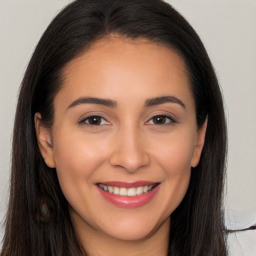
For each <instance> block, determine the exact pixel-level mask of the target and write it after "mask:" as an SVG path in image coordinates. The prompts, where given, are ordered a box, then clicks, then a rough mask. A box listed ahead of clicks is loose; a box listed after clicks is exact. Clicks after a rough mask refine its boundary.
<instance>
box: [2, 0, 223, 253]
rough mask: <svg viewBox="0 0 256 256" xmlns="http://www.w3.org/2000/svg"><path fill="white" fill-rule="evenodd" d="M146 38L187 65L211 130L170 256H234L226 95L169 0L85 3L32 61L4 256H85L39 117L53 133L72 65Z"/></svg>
mask: <svg viewBox="0 0 256 256" xmlns="http://www.w3.org/2000/svg"><path fill="white" fill-rule="evenodd" d="M113 33H115V34H120V35H122V36H125V37H127V38H133V39H136V38H146V39H149V40H150V41H152V42H155V43H157V44H161V45H165V46H167V47H169V48H171V49H173V50H175V51H176V52H177V53H178V54H179V55H180V56H181V57H182V58H183V59H184V61H185V63H186V67H187V71H188V75H189V79H190V86H191V90H192V92H193V97H194V100H195V103H196V118H197V125H198V127H199V128H200V127H201V126H202V124H203V123H204V121H205V120H206V118H208V127H207V132H206V138H205V145H204V148H203V152H202V155H201V160H200V163H199V165H198V166H197V167H195V168H193V169H192V173H191V181H190V185H189V188H188V191H187V193H186V196H185V198H184V199H183V201H182V202H181V204H180V205H179V206H178V208H177V209H176V210H175V211H174V212H173V213H172V215H171V224H170V225H171V227H170V230H171V231H170V239H169V240H170V241H169V252H168V255H172V256H184V255H186V256H206V255H211V256H226V255H227V250H226V245H225V232H224V230H225V229H224V223H223V215H222V193H223V183H224V177H225V159H226V123H225V115H224V109H223V101H222V95H221V91H220V88H219V85H218V81H217V79H216V75H215V72H214V69H213V66H212V64H211V61H210V59H209V57H208V55H207V52H206V50H205V48H204V46H203V44H202V42H201V40H200V39H199V37H198V35H197V34H196V32H195V31H194V29H193V28H192V27H191V26H190V25H189V23H188V22H187V21H186V20H185V19H184V18H183V17H182V16H181V15H180V14H179V13H178V12H177V11H176V10H175V9H174V8H173V7H171V6H170V5H169V4H167V3H165V2H163V1H161V0H125V1H123V0H77V1H74V2H72V3H71V4H69V5H68V6H67V7H66V8H65V9H63V10H62V11H61V12H60V13H59V14H58V15H57V16H56V18H55V19H54V20H53V21H52V22H51V24H50V25H49V26H48V28H47V29H46V31H45V33H44V34H43V36H42V37H41V39H40V41H39V43H38V45H37V47H36V49H35V51H34V53H33V56H32V58H31V60H30V62H29V65H28V67H27V70H26V72H25V75H24V79H23V81H22V84H21V88H20V93H19V99H18V104H17V110H16V117H15V125H14V132H13V134H14V136H13V147H12V150H13V151H12V167H11V168H12V170H11V185H10V199H9V207H8V211H7V217H6V229H5V235H4V240H3V247H2V252H1V254H0V255H1V256H24V255H37V256H50V255H52V256H72V255H83V252H82V249H81V246H80V244H79V240H78V238H77V236H76V233H75V230H74V228H73V226H72V223H71V220H70V215H69V210H68V202H67V201H66V199H65V197H64V196H63V193H62V191H61V189H60V186H59V183H58V179H57V175H56V171H55V170H54V169H50V168H48V167H47V166H46V164H45V163H44V161H43V159H42V157H41V154H40V151H39V148H38V145H37V139H36V134H35V127H34V115H35V113H36V112H40V113H41V116H42V121H43V122H44V123H45V125H47V126H48V127H51V125H52V123H53V120H54V109H53V99H54V97H55V95H56V94H57V93H58V91H59V90H60V89H61V85H62V71H63V68H64V67H65V65H66V64H67V63H68V62H70V61H71V60H72V59H74V58H76V57H77V56H79V55H80V54H82V53H83V52H84V51H86V50H88V49H89V48H90V45H91V44H93V43H94V42H95V41H96V40H99V39H100V38H103V37H105V36H107V35H110V34H113Z"/></svg>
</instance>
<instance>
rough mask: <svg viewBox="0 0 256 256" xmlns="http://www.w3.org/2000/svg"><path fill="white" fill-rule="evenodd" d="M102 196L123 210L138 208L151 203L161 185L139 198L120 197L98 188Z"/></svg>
mask: <svg viewBox="0 0 256 256" xmlns="http://www.w3.org/2000/svg"><path fill="white" fill-rule="evenodd" d="M97 188H98V190H99V191H100V193H101V195H102V196H103V197H104V198H105V199H107V200H108V201H109V202H111V203H113V204H114V205H116V206H118V207H122V208H137V207H141V206H143V205H145V204H147V203H149V202H150V201H151V200H152V199H153V198H154V196H155V195H156V193H157V192H158V190H159V188H160V185H158V186H156V187H155V188H153V189H152V190H150V191H149V192H147V193H143V194H141V195H138V196H120V195H115V194H112V193H109V192H106V191H104V190H102V189H101V188H99V187H98V186H97Z"/></svg>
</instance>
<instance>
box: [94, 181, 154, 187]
mask: <svg viewBox="0 0 256 256" xmlns="http://www.w3.org/2000/svg"><path fill="white" fill-rule="evenodd" d="M97 184H103V185H107V186H114V187H122V188H133V187H140V186H149V185H155V184H159V182H152V181H135V182H123V181H105V182H99V183H97Z"/></svg>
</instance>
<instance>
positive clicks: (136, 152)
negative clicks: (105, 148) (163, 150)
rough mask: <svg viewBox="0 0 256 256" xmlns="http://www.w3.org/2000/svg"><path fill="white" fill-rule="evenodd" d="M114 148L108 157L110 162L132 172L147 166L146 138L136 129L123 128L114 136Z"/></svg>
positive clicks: (148, 158)
mask: <svg viewBox="0 0 256 256" xmlns="http://www.w3.org/2000/svg"><path fill="white" fill-rule="evenodd" d="M113 143H114V150H113V151H112V154H111V157H110V164H111V165H112V166H115V167H120V168H122V169H125V170H126V171H127V172H129V173H134V172H136V171H137V170H139V169H140V168H142V167H145V166H148V165H149V163H150V157H149V154H148V153H147V148H146V140H145V138H144V137H143V136H141V134H140V132H139V131H137V130H136V129H129V128H127V129H123V131H119V132H118V136H116V137H115V138H114V142H113Z"/></svg>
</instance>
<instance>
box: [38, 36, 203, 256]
mask: <svg viewBox="0 0 256 256" xmlns="http://www.w3.org/2000/svg"><path fill="white" fill-rule="evenodd" d="M63 74H64V82H63V84H62V89H61V90H60V91H59V93H58V94H57V95H56V97H55V99H54V110H55V119H54V123H53V127H52V128H51V129H47V128H45V127H44V126H43V125H42V123H41V116H40V114H39V113H37V114H36V117H35V124H36V131H37V137H38V144H39V147H40V150H41V153H42V156H43V158H44V160H45V162H46V164H47V165H48V166H49V167H51V168H56V171H57V175H58V179H59V182H60V186H61V188H62V191H63V193H64V195H65V197H66V199H67V201H68V202H69V204H70V215H71V219H72V222H73V225H74V227H75V230H76V232H77V234H78V237H79V239H80V241H81V244H82V245H83V248H84V249H85V250H86V252H87V253H88V254H89V255H97V256H101V255H116V256H117V255H118V256H120V255H123V256H125V255H149V256H150V255H154V256H155V255H167V248H168V237H169V232H170V230H169V226H170V221H171V220H170V217H169V216H170V214H171V213H172V212H173V211H174V210H175V209H176V208H177V206H178V205H179V204H180V202H181V201H182V199H183V197H184V195H185V193H186V191H187V188H188V184H189V180H190V175H191V166H193V167H195V166H196V165H197V164H198V162H199V160H200V154H201V151H202V148H203V144H204V137H205V130H206V123H205V124H204V125H203V126H202V128H200V129H198V127H197V125H196V113H195V102H194V99H193V95H192V92H191V89H190V84H189V80H188V76H187V72H186V67H185V64H184V61H183V60H182V58H181V57H180V56H179V55H178V54H177V53H176V52H175V51H173V50H171V49H169V48H167V47H165V46H161V45H157V44H155V43H152V42H150V41H148V40H146V39H133V40H132V39H127V38H123V37H121V36H118V35H111V36H109V37H107V38H104V39H101V40H99V41H97V42H96V43H94V44H93V45H92V46H91V48H90V49H89V50H87V51H86V52H84V53H83V54H81V55H80V56H79V57H78V58H76V59H74V60H72V61H71V62H70V63H68V64H67V65H66V67H65V69H64V71H63ZM163 96H172V97H175V98H176V99H178V100H180V101H181V102H182V103H183V104H184V106H182V105H181V104H179V103H177V102H164V103H162V104H157V105H153V106H145V103H146V102H147V100H148V99H151V98H156V97H163ZM81 97H93V98H101V99H108V100H112V101H114V102H115V106H114V107H113V106H105V105H101V104H91V103H83V104H73V106H71V107H70V105H72V103H73V102H74V101H76V100H77V99H79V98H81ZM92 115H94V116H95V115H97V116H101V117H103V118H102V119H97V120H98V121H97V122H96V125H92V124H93V123H92V122H91V121H92V119H88V117H89V116H92ZM159 115H161V116H169V117H170V118H169V117H162V118H160V119H159V120H160V121H159V120H158V119H157V118H156V117H155V116H159ZM86 118H87V119H86ZM113 180H114V181H126V182H134V181H140V180H146V181H152V182H159V183H160V185H159V190H158V192H157V193H156V195H155V196H154V198H153V199H152V200H151V201H150V202H149V203H147V204H146V205H143V206H141V207H136V208H131V209H130V208H129V209H127V208H122V207H118V206H115V205H113V204H112V203H110V202H108V201H107V200H106V199H105V198H103V197H102V196H101V195H100V193H99V191H98V188H97V186H96V183H98V182H101V183H104V182H106V181H113ZM120 253H121V254H120Z"/></svg>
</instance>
